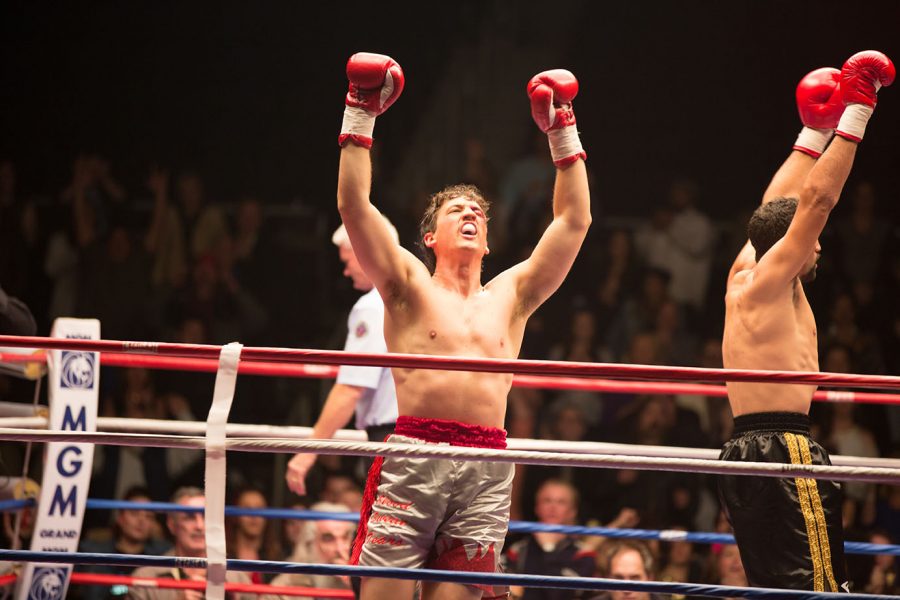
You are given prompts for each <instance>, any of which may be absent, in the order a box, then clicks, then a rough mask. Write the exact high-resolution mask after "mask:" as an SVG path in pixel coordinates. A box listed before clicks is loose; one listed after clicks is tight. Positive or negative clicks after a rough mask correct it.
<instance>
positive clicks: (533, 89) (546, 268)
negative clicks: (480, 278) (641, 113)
mask: <svg viewBox="0 0 900 600" xmlns="http://www.w3.org/2000/svg"><path fill="white" fill-rule="evenodd" d="M577 93H578V80H577V79H575V76H574V75H572V73H570V72H569V71H566V70H564V69H554V70H552V71H544V72H543V73H539V74H538V75H535V76H534V77H533V78H532V79H531V81H530V82H529V83H528V96H529V98H530V99H531V114H532V116H533V117H534V120H535V122H536V123H537V125H538V127H540V128H541V130H542V131H545V132H546V133H547V136H548V138H549V141H550V155H551V157H552V158H553V162H554V164H555V165H556V167H557V172H556V184H555V185H554V188H553V221H552V222H551V223H550V225H549V226H548V227H547V229H546V231H544V234H543V235H542V236H541V239H540V240H539V241H538V243H537V245H536V246H535V248H534V251H533V252H532V253H531V256H530V257H529V258H528V259H526V260H525V261H523V262H521V263H519V264H518V265H516V266H515V267H513V268H512V269H510V271H509V273H510V274H511V275H513V276H514V277H515V278H516V281H515V285H516V290H517V296H518V299H519V305H520V307H521V310H522V312H523V314H524V315H525V316H527V315H529V314H531V313H532V312H533V311H534V310H535V309H536V308H537V307H539V306H540V305H541V304H542V303H543V302H544V301H545V300H547V298H549V297H550V295H551V294H553V292H555V291H556V290H557V289H558V288H559V286H560V285H562V282H563V280H564V279H565V278H566V275H567V274H568V273H569V269H571V268H572V264H573V263H574V262H575V257H576V256H577V255H578V251H579V249H580V248H581V244H582V242H584V238H585V236H586V235H587V231H588V227H590V224H591V194H590V190H589V189H588V179H587V170H586V169H585V166H584V160H585V159H586V158H587V154H586V153H585V152H584V150H583V149H582V147H581V141H580V140H579V137H578V131H577V129H576V128H575V113H574V112H573V111H572V100H573V99H574V98H575V95H576V94H577Z"/></svg>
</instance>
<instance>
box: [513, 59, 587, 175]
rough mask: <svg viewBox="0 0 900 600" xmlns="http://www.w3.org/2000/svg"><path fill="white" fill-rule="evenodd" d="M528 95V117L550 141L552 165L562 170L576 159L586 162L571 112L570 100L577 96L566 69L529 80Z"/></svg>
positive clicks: (575, 84)
mask: <svg viewBox="0 0 900 600" xmlns="http://www.w3.org/2000/svg"><path fill="white" fill-rule="evenodd" d="M527 92H528V98H529V99H530V100H531V116H532V117H534V122H535V123H537V126H538V127H540V128H541V131H544V132H546V133H547V137H548V139H549V141H550V155H551V156H552V157H553V163H554V164H555V165H556V166H557V167H560V168H562V167H565V166H568V165H570V164H572V163H574V162H575V161H577V160H578V159H579V158H580V159H582V160H586V159H587V153H585V151H584V149H583V148H582V147H581V140H580V138H579V137H578V130H577V129H576V128H575V113H574V112H573V111H572V100H573V99H574V98H575V96H576V95H577V94H578V80H577V79H575V76H574V75H573V74H572V73H571V72H569V71H566V70H565V69H553V70H551V71H544V72H543V73H538V74H537V75H535V76H534V77H532V78H531V81H529V82H528V87H527Z"/></svg>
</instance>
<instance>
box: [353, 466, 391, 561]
mask: <svg viewBox="0 0 900 600" xmlns="http://www.w3.org/2000/svg"><path fill="white" fill-rule="evenodd" d="M382 464H384V457H383V456H376V457H375V460H373V461H372V467H371V468H370V469H369V476H368V477H367V478H366V489H365V491H364V492H363V500H362V507H361V508H360V509H359V527H357V528H356V538H354V540H353V552H352V553H351V554H350V564H351V565H358V564H359V555H360V554H361V553H362V548H363V544H365V543H366V534H367V533H368V528H369V517H370V516H372V504H374V502H375V496H376V495H377V494H378V484H379V483H381V465H382Z"/></svg>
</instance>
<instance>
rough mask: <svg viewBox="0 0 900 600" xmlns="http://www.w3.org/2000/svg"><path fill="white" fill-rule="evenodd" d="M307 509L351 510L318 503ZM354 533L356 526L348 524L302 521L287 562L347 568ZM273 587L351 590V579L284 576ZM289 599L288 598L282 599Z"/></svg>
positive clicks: (335, 505) (303, 575)
mask: <svg viewBox="0 0 900 600" xmlns="http://www.w3.org/2000/svg"><path fill="white" fill-rule="evenodd" d="M310 510H312V511H315V512H335V513H347V512H350V508H349V507H347V506H344V505H342V504H334V503H332V502H318V503H316V504H313V505H312V507H311V508H310ZM355 534H356V524H355V523H353V522H350V521H304V522H303V525H302V526H301V528H300V537H299V539H298V540H297V545H296V546H295V547H294V553H293V554H292V555H291V557H290V558H289V559H288V561H289V562H298V563H317V564H326V565H346V564H347V561H348V560H349V558H350V544H352V543H353V536H354V535H355ZM272 585H274V586H279V585H281V586H298V587H314V588H318V589H341V590H346V589H350V578H349V577H345V576H335V575H305V574H299V573H284V574H282V575H279V576H278V577H276V578H275V579H273V580H272ZM284 598H288V596H284Z"/></svg>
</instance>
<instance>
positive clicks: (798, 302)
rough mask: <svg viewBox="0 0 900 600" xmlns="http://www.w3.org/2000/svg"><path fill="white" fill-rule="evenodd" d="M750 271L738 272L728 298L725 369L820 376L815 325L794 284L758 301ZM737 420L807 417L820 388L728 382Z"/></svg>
mask: <svg viewBox="0 0 900 600" xmlns="http://www.w3.org/2000/svg"><path fill="white" fill-rule="evenodd" d="M752 277H753V272H752V271H739V272H737V273H735V274H734V275H733V277H732V278H731V280H730V281H729V282H728V292H727V293H726V295H725V333H724V336H723V340H722V358H723V364H724V366H725V368H727V369H765V370H778V371H818V370H819V354H818V340H817V337H816V335H817V334H816V321H815V317H814V316H813V312H812V309H811V308H810V306H809V302H808V301H807V299H806V294H805V293H804V292H803V286H802V285H801V284H800V283H799V281H795V282H794V284H793V286H789V287H786V288H785V290H784V291H783V292H782V293H779V294H778V295H776V296H775V297H774V298H768V299H766V300H765V301H759V300H756V299H755V298H753V297H752V296H751V295H750V294H749V293H746V292H747V288H748V286H749V284H750V283H751V282H752ZM727 385H728V398H729V401H730V402H731V410H732V412H733V413H734V416H739V415H744V414H749V413H756V412H772V411H789V412H799V413H804V414H807V413H808V412H809V405H810V402H811V401H812V396H813V393H814V392H815V390H816V386H813V385H791V384H779V383H737V382H729V383H728V384H727Z"/></svg>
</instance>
